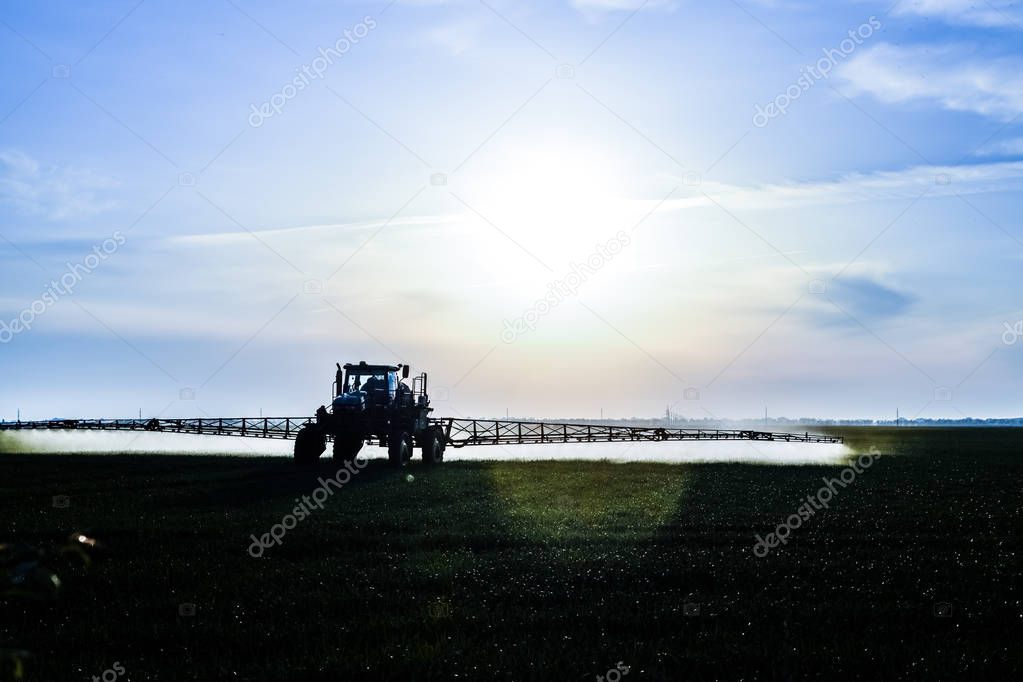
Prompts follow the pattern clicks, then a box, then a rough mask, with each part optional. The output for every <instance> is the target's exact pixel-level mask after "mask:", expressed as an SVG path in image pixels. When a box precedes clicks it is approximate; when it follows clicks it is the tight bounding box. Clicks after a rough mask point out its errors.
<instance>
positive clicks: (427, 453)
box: [422, 428, 446, 466]
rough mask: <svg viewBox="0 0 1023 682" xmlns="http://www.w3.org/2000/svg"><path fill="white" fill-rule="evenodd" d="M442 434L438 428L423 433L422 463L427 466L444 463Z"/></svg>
mask: <svg viewBox="0 0 1023 682" xmlns="http://www.w3.org/2000/svg"><path fill="white" fill-rule="evenodd" d="M444 440H445V439H444V432H443V431H441V430H440V429H438V428H429V429H426V431H425V432H424V433H423V441H422V447H423V463H424V464H426V465H427V466H433V465H435V464H440V463H441V462H443V461H444V446H445V445H446V443H445V442H444Z"/></svg>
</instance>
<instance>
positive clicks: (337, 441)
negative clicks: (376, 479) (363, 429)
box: [334, 436, 362, 462]
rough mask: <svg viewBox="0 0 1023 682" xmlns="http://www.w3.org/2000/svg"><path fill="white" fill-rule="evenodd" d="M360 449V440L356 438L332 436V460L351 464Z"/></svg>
mask: <svg viewBox="0 0 1023 682" xmlns="http://www.w3.org/2000/svg"><path fill="white" fill-rule="evenodd" d="M361 449H362V439H361V438H358V437H356V436H334V459H335V460H340V461H342V462H351V461H353V460H354V459H355V456H356V455H358V454H359V450H361Z"/></svg>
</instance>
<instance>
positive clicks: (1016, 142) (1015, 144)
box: [977, 137, 1023, 156]
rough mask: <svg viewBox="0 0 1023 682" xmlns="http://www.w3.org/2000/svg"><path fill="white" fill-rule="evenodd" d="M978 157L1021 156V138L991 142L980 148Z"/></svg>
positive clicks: (1022, 147)
mask: <svg viewBox="0 0 1023 682" xmlns="http://www.w3.org/2000/svg"><path fill="white" fill-rule="evenodd" d="M977 154H978V155H979V156H1023V137H1014V138H1011V139H1008V140H1000V141H998V142H992V143H990V144H986V145H984V146H983V147H981V148H980V149H979V150H978V151H977Z"/></svg>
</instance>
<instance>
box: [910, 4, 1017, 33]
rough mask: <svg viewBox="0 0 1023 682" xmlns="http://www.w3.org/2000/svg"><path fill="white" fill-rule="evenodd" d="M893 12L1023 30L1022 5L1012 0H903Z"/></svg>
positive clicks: (974, 24)
mask: <svg viewBox="0 0 1023 682" xmlns="http://www.w3.org/2000/svg"><path fill="white" fill-rule="evenodd" d="M892 13H893V14H901V15H916V16H925V17H937V18H939V19H941V20H942V21H945V22H947V23H949V24H965V25H971V26H988V27H1012V28H1017V29H1020V30H1023V7H1020V5H1019V3H1018V2H1014V1H1012V0H903V1H902V2H900V3H898V4H897V5H896V6H895V8H894V9H893V10H892Z"/></svg>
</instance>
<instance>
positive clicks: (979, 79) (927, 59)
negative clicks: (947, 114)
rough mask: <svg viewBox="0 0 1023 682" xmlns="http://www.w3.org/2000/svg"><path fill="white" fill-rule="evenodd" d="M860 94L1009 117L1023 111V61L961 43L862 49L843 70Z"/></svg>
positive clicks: (1001, 117)
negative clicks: (985, 53) (990, 54)
mask: <svg viewBox="0 0 1023 682" xmlns="http://www.w3.org/2000/svg"><path fill="white" fill-rule="evenodd" d="M840 74H841V75H842V76H843V77H844V78H845V79H846V80H847V81H848V82H849V83H850V84H851V85H852V87H853V88H854V89H855V90H856V91H857V92H858V93H867V94H871V95H873V96H874V97H876V98H878V99H879V100H881V101H883V102H888V103H904V102H911V101H921V102H931V103H934V104H937V105H939V106H941V107H943V108H945V109H949V110H952V111H969V112H974V113H977V114H981V115H983V116H988V117H991V118H996V119H999V120H1003V121H1008V120H1011V119H1013V118H1015V117H1016V116H1018V115H1020V114H1021V113H1023V59H1021V58H1020V57H1000V58H991V57H984V56H982V55H980V54H977V51H976V50H975V49H971V48H969V47H966V46H961V45H943V46H937V47H935V46H917V47H897V46H895V45H890V44H882V45H878V46H876V47H874V48H871V49H869V50H865V51H861V52H860V53H858V54H857V55H856V56H854V57H853V58H852V59H851V60H850V61H849V62H848V63H847V64H846V65H845V66H844V67H843V68H842V70H841V71H840Z"/></svg>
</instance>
